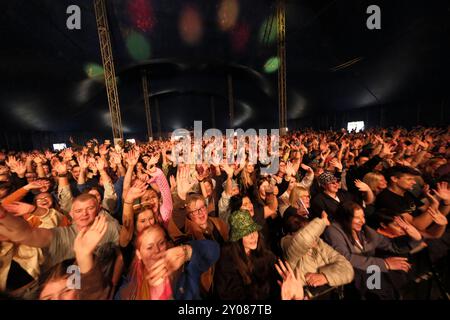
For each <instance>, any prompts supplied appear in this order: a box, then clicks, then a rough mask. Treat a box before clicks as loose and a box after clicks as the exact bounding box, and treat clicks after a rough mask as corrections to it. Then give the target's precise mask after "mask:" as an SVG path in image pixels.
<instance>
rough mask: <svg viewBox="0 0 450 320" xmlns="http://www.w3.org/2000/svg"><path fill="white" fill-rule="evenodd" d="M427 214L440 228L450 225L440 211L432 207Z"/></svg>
mask: <svg viewBox="0 0 450 320" xmlns="http://www.w3.org/2000/svg"><path fill="white" fill-rule="evenodd" d="M427 212H428V214H429V215H430V216H431V218H432V219H433V221H434V223H436V224H438V225H440V226H446V225H447V223H448V221H447V218H446V217H445V216H444V215H443V214H442V213H441V212H440V211H439V209H435V208H433V207H431V206H430V207H428V209H427Z"/></svg>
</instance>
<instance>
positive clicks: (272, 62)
mask: <svg viewBox="0 0 450 320" xmlns="http://www.w3.org/2000/svg"><path fill="white" fill-rule="evenodd" d="M279 67H280V59H279V58H278V57H272V58H270V59H269V60H267V62H266V63H265V64H264V72H266V73H272V72H275V71H277V70H278V68H279Z"/></svg>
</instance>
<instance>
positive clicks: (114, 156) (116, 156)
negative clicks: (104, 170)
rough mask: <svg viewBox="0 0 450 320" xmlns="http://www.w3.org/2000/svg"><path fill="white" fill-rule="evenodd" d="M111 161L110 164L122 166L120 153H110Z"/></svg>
mask: <svg viewBox="0 0 450 320" xmlns="http://www.w3.org/2000/svg"><path fill="white" fill-rule="evenodd" d="M111 160H112V163H115V164H117V165H119V164H122V156H121V154H120V153H117V152H113V153H111Z"/></svg>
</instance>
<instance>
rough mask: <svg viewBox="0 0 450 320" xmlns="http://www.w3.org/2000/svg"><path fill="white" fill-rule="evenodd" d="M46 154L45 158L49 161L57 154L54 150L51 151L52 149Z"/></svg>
mask: <svg viewBox="0 0 450 320" xmlns="http://www.w3.org/2000/svg"><path fill="white" fill-rule="evenodd" d="M44 155H45V158H46V159H47V160H49V161H50V160H52V158H53V157H54V156H55V154H54V153H52V152H50V151H48V150H46V151H45V153H44Z"/></svg>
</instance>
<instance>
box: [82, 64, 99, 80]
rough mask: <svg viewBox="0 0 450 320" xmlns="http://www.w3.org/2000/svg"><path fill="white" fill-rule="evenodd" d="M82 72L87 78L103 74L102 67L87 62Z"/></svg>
mask: <svg viewBox="0 0 450 320" xmlns="http://www.w3.org/2000/svg"><path fill="white" fill-rule="evenodd" d="M84 72H85V73H86V75H87V76H88V77H89V78H95V77H98V76H102V75H103V67H102V66H101V65H99V64H97V63H88V64H86V66H85V67H84Z"/></svg>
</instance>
